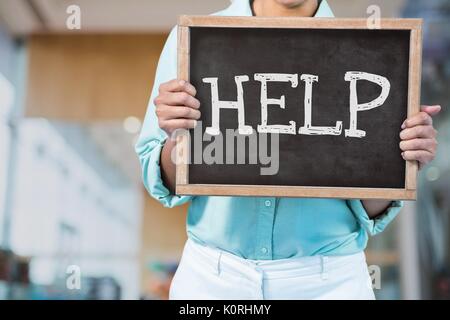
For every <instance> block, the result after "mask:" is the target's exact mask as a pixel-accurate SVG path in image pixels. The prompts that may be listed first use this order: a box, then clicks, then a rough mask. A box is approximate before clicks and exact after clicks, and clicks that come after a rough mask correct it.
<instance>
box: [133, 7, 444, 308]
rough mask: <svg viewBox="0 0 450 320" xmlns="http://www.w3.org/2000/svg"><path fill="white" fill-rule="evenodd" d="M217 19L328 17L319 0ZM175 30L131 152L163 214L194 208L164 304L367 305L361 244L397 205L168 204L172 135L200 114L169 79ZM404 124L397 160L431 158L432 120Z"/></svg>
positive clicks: (434, 109) (428, 110)
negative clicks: (258, 301) (237, 301)
mask: <svg viewBox="0 0 450 320" xmlns="http://www.w3.org/2000/svg"><path fill="white" fill-rule="evenodd" d="M217 15H224V16H252V15H256V16H302V17H312V16H314V17H332V16H333V14H332V12H331V9H330V8H329V6H328V4H327V2H326V1H321V2H319V1H317V0H254V1H249V0H234V2H233V3H232V4H231V5H230V7H229V8H227V9H226V10H224V11H221V12H219V13H217ZM176 39H177V36H176V30H175V29H174V30H173V31H172V32H171V34H170V35H169V38H168V40H167V43H166V45H165V47H164V50H163V52H162V54H161V58H160V61H159V65H158V70H157V73H156V79H155V85H154V89H153V92H152V97H151V102H150V105H149V108H148V112H147V115H146V119H145V123H144V126H143V130H142V133H141V136H140V139H139V141H138V143H137V146H136V151H137V153H138V155H139V158H140V161H141V165H142V170H143V180H144V184H145V186H146V188H147V190H148V191H149V193H150V194H151V195H152V196H153V197H155V198H156V199H158V200H159V201H160V202H161V203H162V204H163V205H165V206H167V207H173V206H177V205H180V204H183V203H186V202H188V201H190V202H191V205H190V207H189V212H188V217H187V233H188V237H189V240H188V241H187V244H186V247H185V250H184V253H183V257H182V260H181V263H180V266H179V268H178V270H177V272H176V274H175V277H174V280H173V283H172V287H171V293H170V298H171V299H373V298H374V295H373V291H372V288H371V285H370V284H371V282H370V277H369V274H368V270H367V264H366V262H365V257H364V253H363V251H364V249H365V247H366V243H367V239H368V235H369V234H370V235H373V234H376V233H379V232H381V231H383V229H384V228H385V227H386V225H387V224H388V223H389V222H390V221H391V220H392V219H393V218H394V217H395V216H396V215H397V213H398V212H399V210H400V209H401V206H402V203H401V202H400V201H387V200H386V201H384V200H346V199H304V198H302V199H300V198H271V197H265V198H256V197H206V196H201V197H200V196H196V197H187V196H177V195H174V187H175V164H174V163H173V162H172V161H171V152H172V149H173V147H174V144H175V143H174V142H173V141H172V140H171V139H167V137H168V136H170V135H171V134H172V133H173V132H174V131H175V130H177V129H181V128H183V129H188V128H193V127H194V126H195V124H196V119H199V117H200V112H201V105H200V102H199V101H198V100H197V99H196V98H195V95H196V89H195V88H194V87H193V86H192V85H191V84H189V83H187V82H185V81H180V80H177V79H176V75H177V67H176V61H177V54H176ZM422 110H423V111H422V112H420V113H419V114H417V115H414V116H412V117H411V118H409V119H407V120H405V122H404V124H403V126H402V128H403V130H402V132H401V136H400V137H401V139H402V141H401V144H400V149H401V150H402V151H400V150H399V152H402V156H403V158H404V159H406V160H417V161H419V162H420V164H421V165H424V164H426V163H427V162H429V161H431V160H432V159H433V158H434V154H435V150H436V140H435V136H436V132H435V130H434V128H433V126H432V119H431V116H432V115H434V114H437V113H438V112H439V111H440V107H439V106H427V107H423V109H422Z"/></svg>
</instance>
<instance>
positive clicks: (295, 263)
mask: <svg viewBox="0 0 450 320" xmlns="http://www.w3.org/2000/svg"><path fill="white" fill-rule="evenodd" d="M371 284H372V282H371V279H370V275H369V272H368V268H367V264H366V260H365V256H364V253H363V252H361V253H357V254H353V255H348V256H314V257H302V258H293V259H282V260H246V259H242V258H240V257H238V256H235V255H233V254H230V253H227V252H224V251H221V250H218V249H213V248H209V247H205V246H203V245H200V244H197V243H195V242H194V241H192V240H188V241H187V242H186V246H185V248H184V251H183V256H182V258H181V261H180V265H179V266H178V269H177V271H176V273H175V276H174V278H173V281H172V285H171V287H170V295H169V298H170V299H173V300H181V299H186V300H189V299H193V300H200V299H204V300H209V299H223V300H228V299H234V300H253V299H268V300H271V299H334V300H336V299H375V296H374V294H373V290H372V285H371Z"/></svg>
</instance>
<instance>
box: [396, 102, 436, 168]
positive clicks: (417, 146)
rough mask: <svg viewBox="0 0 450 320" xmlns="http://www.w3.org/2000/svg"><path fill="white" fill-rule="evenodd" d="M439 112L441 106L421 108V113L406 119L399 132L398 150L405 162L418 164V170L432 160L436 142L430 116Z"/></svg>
mask: <svg viewBox="0 0 450 320" xmlns="http://www.w3.org/2000/svg"><path fill="white" fill-rule="evenodd" d="M440 111H441V106H422V111H421V112H419V113H418V114H416V115H413V116H411V117H409V118H408V119H406V120H405V121H404V122H403V124H402V129H403V130H402V131H401V132H400V138H401V140H402V141H401V142H400V149H401V150H402V157H403V159H405V160H415V161H418V162H419V169H420V168H422V167H423V166H425V165H426V164H427V163H428V162H430V161H431V160H433V159H434V157H435V155H436V148H437V141H436V133H437V132H436V130H435V129H434V128H433V119H432V118H431V117H432V116H435V115H437V114H438V113H439V112H440Z"/></svg>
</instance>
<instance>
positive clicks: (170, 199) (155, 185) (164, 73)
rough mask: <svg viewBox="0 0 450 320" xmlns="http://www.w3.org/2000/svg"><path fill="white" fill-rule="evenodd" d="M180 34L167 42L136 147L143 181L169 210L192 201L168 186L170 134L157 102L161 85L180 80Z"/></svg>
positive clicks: (173, 34)
mask: <svg viewBox="0 0 450 320" xmlns="http://www.w3.org/2000/svg"><path fill="white" fill-rule="evenodd" d="M176 51H177V32H176V28H174V29H173V30H172V31H171V32H170V34H169V37H168V38H167V41H166V44H165V45H164V49H163V51H162V53H161V56H160V58H159V62H158V67H157V70H156V76H155V82H154V85H153V90H152V94H151V96H150V102H149V104H148V108H147V113H146V115H145V119H144V123H143V126H142V130H141V133H140V135H139V138H138V141H137V143H136V146H135V150H136V153H137V154H138V156H139V161H140V163H141V168H142V180H143V182H144V186H145V188H146V189H147V191H148V192H149V194H150V195H151V196H152V197H153V198H155V199H156V200H158V201H159V202H161V203H162V204H163V205H164V206H165V207H170V208H171V207H174V206H177V205H181V204H183V203H186V202H188V201H189V200H191V198H192V197H189V196H178V195H175V194H172V193H171V192H170V190H169V189H168V188H167V187H166V186H165V185H164V183H163V181H162V177H161V167H160V157H161V150H162V148H163V146H164V143H165V141H166V139H167V134H166V133H165V132H164V131H163V130H161V129H160V128H159V126H158V119H157V117H156V114H155V105H154V104H153V100H154V99H155V97H156V96H157V95H158V89H159V86H160V84H161V83H164V82H167V81H169V80H172V79H175V78H176V77H177V52H176Z"/></svg>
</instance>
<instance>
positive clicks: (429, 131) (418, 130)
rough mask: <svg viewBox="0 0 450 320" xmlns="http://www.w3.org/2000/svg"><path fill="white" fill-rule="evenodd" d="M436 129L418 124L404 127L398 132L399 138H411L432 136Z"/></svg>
mask: <svg viewBox="0 0 450 320" xmlns="http://www.w3.org/2000/svg"><path fill="white" fill-rule="evenodd" d="M435 136H436V130H434V128H433V127H432V126H424V125H419V126H415V127H412V128H406V129H404V130H402V131H401V132H400V139H402V140H411V139H416V138H434V137H435Z"/></svg>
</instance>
